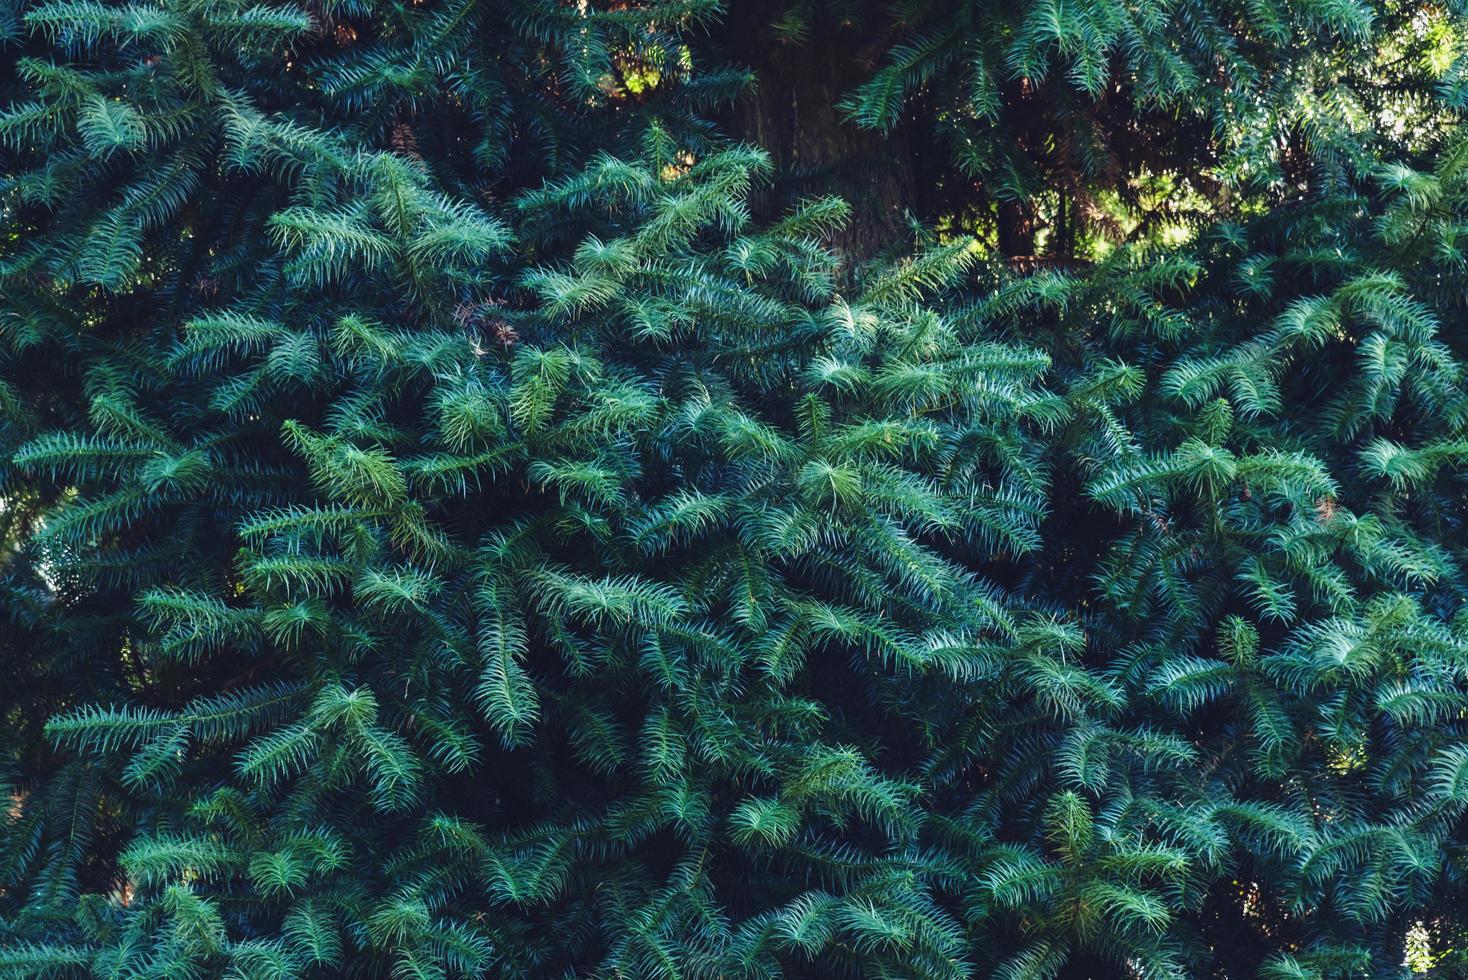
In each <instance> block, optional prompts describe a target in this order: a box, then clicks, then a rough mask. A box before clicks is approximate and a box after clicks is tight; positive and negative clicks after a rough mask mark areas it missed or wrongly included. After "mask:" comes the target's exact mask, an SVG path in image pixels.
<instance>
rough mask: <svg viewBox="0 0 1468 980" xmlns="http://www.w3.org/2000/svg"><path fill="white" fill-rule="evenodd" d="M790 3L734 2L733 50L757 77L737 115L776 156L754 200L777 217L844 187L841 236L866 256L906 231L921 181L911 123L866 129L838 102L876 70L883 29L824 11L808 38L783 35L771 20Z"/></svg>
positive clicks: (742, 129) (848, 249) (761, 211)
mask: <svg viewBox="0 0 1468 980" xmlns="http://www.w3.org/2000/svg"><path fill="white" fill-rule="evenodd" d="M782 6H783V5H781V4H776V3H770V2H767V0H743V2H740V3H737V4H733V5H731V10H730V14H729V26H730V30H729V32H728V37H729V38H730V49H729V57H730V60H731V61H733V62H734V63H736V64H743V65H747V66H749V67H750V68H752V69H753V70H754V72H755V77H756V83H755V86H754V88H753V89H752V90H751V91H747V92H745V93H744V95H743V96H742V97H741V98H740V99H739V100H738V102H737V103H736V104H735V106H734V107H733V109H732V111H731V112H730V114H729V118H728V119H727V123H728V125H729V128H730V130H731V132H732V133H733V134H734V135H735V136H736V137H737V138H738V139H741V140H743V141H745V142H748V143H751V144H754V145H756V146H758V147H761V148H762V149H764V150H766V151H767V152H768V153H769V154H770V158H771V161H772V162H773V163H774V165H775V169H776V174H775V179H774V181H773V183H772V184H771V185H770V186H769V187H767V188H763V189H761V190H760V191H759V192H758V193H757V194H756V195H755V198H754V200H753V201H752V205H753V207H754V209H755V212H756V216H757V217H760V218H766V219H767V218H770V217H774V216H776V215H778V214H780V213H781V212H783V211H784V210H785V209H787V208H789V207H790V206H791V205H793V204H795V203H796V202H798V201H800V200H802V199H804V198H807V197H811V196H815V195H818V194H831V193H834V194H838V195H840V196H841V197H842V198H844V199H845V200H846V202H847V203H848V204H850V205H851V208H852V218H851V221H850V223H849V224H848V225H847V227H846V228H845V229H844V230H843V231H842V232H840V233H838V234H837V236H836V240H835V241H834V242H833V244H834V246H835V247H836V248H837V249H838V250H839V251H841V252H842V254H843V255H844V256H845V257H846V259H847V261H848V264H850V265H856V264H857V263H859V262H861V261H863V260H865V259H868V258H871V257H872V256H873V255H875V254H876V253H877V252H879V251H881V250H882V249H883V248H886V247H889V246H891V245H893V244H894V243H896V242H898V241H900V240H901V239H902V237H903V235H904V229H905V226H906V215H907V212H908V211H909V210H911V209H912V205H913V201H912V199H913V194H914V185H915V181H914V177H913V162H912V159H911V152H910V148H909V140H908V131H907V127H906V125H904V124H901V123H899V125H898V127H897V129H896V130H895V131H894V132H891V133H887V134H883V133H879V132H877V131H874V130H868V129H862V128H860V127H858V126H857V125H856V124H855V123H854V122H850V121H848V120H847V119H846V118H845V116H844V114H843V113H842V112H841V111H840V110H839V109H837V108H836V105H837V103H838V102H840V101H841V99H842V98H844V97H845V96H847V95H849V94H850V93H851V92H852V90H853V89H855V88H856V87H857V86H858V85H860V84H861V82H863V81H864V80H866V78H868V77H869V76H870V74H871V70H872V68H873V64H872V63H870V62H869V61H868V60H866V59H865V58H863V51H864V49H866V50H869V49H872V42H873V40H874V38H872V37H865V36H863V35H862V34H861V32H859V31H857V30H855V29H853V28H852V27H850V26H849V25H844V24H840V23H831V22H830V20H823V21H822V22H821V23H820V24H818V25H817V28H816V30H814V31H812V33H811V36H810V37H809V38H808V39H807V40H806V41H804V43H801V44H798V45H796V44H792V43H789V42H784V41H781V40H780V39H778V38H777V36H776V35H775V33H774V32H773V31H772V30H771V29H770V24H771V22H772V21H773V20H774V19H775V18H776V17H777V16H778V15H779V12H780V10H781V8H782ZM833 19H834V18H833Z"/></svg>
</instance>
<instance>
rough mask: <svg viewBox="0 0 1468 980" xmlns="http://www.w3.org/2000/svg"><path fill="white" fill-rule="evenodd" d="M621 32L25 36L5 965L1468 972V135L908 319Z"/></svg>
mask: <svg viewBox="0 0 1468 980" xmlns="http://www.w3.org/2000/svg"><path fill="white" fill-rule="evenodd" d="M613 6H615V7H616V9H608V10H603V9H601V7H598V6H596V5H585V6H584V7H582V8H579V9H578V8H577V7H576V6H575V5H562V4H558V3H551V2H546V3H543V4H541V3H534V4H518V3H515V4H510V3H505V4H495V3H477V4H476V3H469V2H462V3H449V4H444V5H435V4H431V3H429V4H421V5H420V4H415V3H408V4H402V5H398V4H386V5H382V6H380V7H374V8H372V9H366V8H365V7H359V6H358V5H355V4H340V5H326V6H313V7H310V8H297V7H293V6H289V5H273V4H272V5H262V6H251V5H246V4H231V3H218V2H211V3H197V4H196V3H188V2H179V3H169V4H165V5H162V6H150V5H128V4H101V3H97V4H94V3H80V2H70V0H65V2H53V3H44V4H34V5H26V6H25V7H24V8H23V10H22V11H21V19H20V23H21V25H22V27H23V30H17V34H18V35H19V36H20V37H22V38H24V40H18V41H16V42H15V45H16V46H21V45H24V46H28V47H26V54H25V57H23V58H21V60H19V61H17V62H15V65H14V72H13V77H12V78H7V80H6V82H5V84H6V86H7V89H6V91H7V94H8V95H11V96H14V98H13V100H12V103H11V105H10V108H8V109H7V110H6V111H5V112H4V113H3V114H0V143H3V145H4V147H5V153H6V154H7V156H6V157H5V161H6V173H7V176H6V180H5V183H4V185H3V195H4V196H3V203H0V206H3V208H4V211H3V228H4V231H5V235H4V240H3V242H0V262H3V266H0V272H3V281H0V295H3V298H4V310H3V316H4V319H3V321H0V331H3V332H0V418H3V419H4V425H3V427H0V450H3V462H0V501H3V510H0V529H3V533H0V545H3V550H0V562H3V564H0V571H3V578H0V612H3V613H4V615H3V617H0V649H3V651H4V652H3V654H0V656H3V657H4V658H5V661H4V662H5V664H6V666H7V668H9V667H11V666H12V665H13V667H14V669H13V670H8V671H7V676H13V679H12V680H10V682H9V683H7V684H6V685H5V689H4V690H3V691H0V709H3V717H4V719H5V721H6V726H7V727H6V732H5V733H4V735H3V736H0V746H3V749H4V755H3V757H0V781H3V785H4V788H5V792H6V797H7V799H6V807H5V809H4V812H3V813H0V820H3V823H0V828H3V832H0V975H6V976H9V975H14V976H58V977H60V976H115V977H131V976H171V977H195V976H229V977H249V978H254V977H296V976H302V977H330V976H421V977H458V976H507V977H512V976H524V977H553V976H570V975H576V976H608V977H685V976H686V977H776V976H811V977H815V976H845V975H853V976H916V977H935V978H936V977H952V978H960V977H966V976H973V975H986V974H993V975H996V976H1001V977H1010V978H1022V977H1052V976H1056V975H1057V974H1059V973H1060V971H1062V970H1063V969H1066V968H1067V964H1069V967H1068V968H1069V969H1071V970H1077V969H1081V970H1085V969H1091V970H1107V971H1110V973H1109V975H1116V976H1147V977H1173V976H1186V975H1200V976H1203V975H1214V976H1235V975H1243V974H1242V973H1240V972H1239V971H1240V970H1243V969H1247V970H1251V971H1254V972H1257V973H1258V974H1259V975H1265V976H1280V977H1286V976H1288V977H1320V978H1324V977H1337V976H1358V975H1368V974H1370V975H1376V976H1388V975H1393V971H1395V970H1397V969H1398V968H1399V966H1400V964H1401V962H1402V953H1403V946H1402V944H1403V940H1404V936H1405V935H1406V932H1407V930H1408V929H1409V928H1411V926H1412V925H1413V924H1414V923H1416V922H1418V921H1419V920H1420V921H1422V922H1423V923H1425V924H1427V925H1428V926H1430V929H1431V931H1432V935H1433V936H1434V937H1435V939H1436V941H1437V943H1438V947H1437V948H1438V949H1439V951H1441V949H1442V947H1443V946H1444V945H1450V944H1451V943H1453V942H1454V941H1455V938H1456V935H1457V932H1458V930H1460V929H1462V928H1463V927H1464V925H1465V924H1464V923H1463V922H1462V912H1461V909H1462V908H1463V907H1464V905H1463V899H1464V897H1465V896H1464V895H1463V889H1462V883H1461V882H1462V873H1463V864H1462V848H1463V844H1464V840H1463V837H1462V830H1461V823H1462V816H1463V814H1464V812H1465V808H1468V749H1465V739H1464V736H1465V717H1468V714H1465V712H1468V693H1465V688H1464V686H1463V685H1464V680H1465V678H1468V619H1465V617H1464V616H1463V615H1462V614H1461V612H1460V610H1461V609H1462V603H1463V599H1464V585H1463V569H1462V565H1463V562H1464V560H1465V555H1464V550H1465V546H1468V545H1465V541H1468V539H1465V537H1464V534H1463V528H1462V521H1463V508H1464V501H1465V497H1464V488H1463V482H1462V480H1463V478H1462V470H1463V464H1464V462H1465V461H1468V433H1465V428H1468V393H1465V390H1468V389H1465V386H1464V378H1463V370H1464V366H1463V358H1464V356H1465V354H1468V351H1465V346H1468V338H1465V337H1464V336H1463V335H1462V328H1461V326H1460V323H1459V321H1460V319H1461V311H1462V305H1463V300H1462V298H1463V296H1464V295H1465V294H1468V282H1465V273H1464V263H1463V261H1462V257H1461V254H1460V251H1459V246H1458V237H1459V235H1460V234H1461V229H1462V226H1463V221H1464V214H1465V210H1468V169H1465V168H1468V151H1465V150H1464V149H1463V148H1462V147H1463V146H1464V145H1465V144H1462V143H1459V142H1457V141H1456V140H1453V139H1450V138H1445V139H1443V140H1441V141H1439V142H1438V143H1436V144H1434V145H1433V146H1432V147H1431V150H1432V152H1430V153H1423V154H1419V155H1418V156H1417V157H1415V158H1412V159H1400V160H1391V161H1389V162H1387V163H1383V164H1382V165H1380V166H1374V165H1373V166H1371V167H1366V166H1364V165H1363V166H1357V165H1356V164H1355V163H1353V164H1351V167H1355V168H1356V169H1355V170H1350V168H1349V167H1348V168H1346V170H1348V171H1350V173H1352V174H1354V176H1353V177H1350V178H1349V179H1342V180H1341V181H1336V180H1335V179H1334V177H1333V178H1332V179H1331V180H1329V181H1326V182H1325V186H1324V187H1317V188H1314V189H1313V190H1312V191H1311V193H1310V194H1308V195H1292V194H1288V193H1284V194H1280V195H1279V196H1278V198H1277V199H1272V200H1273V202H1274V204H1275V206H1274V207H1272V208H1270V209H1269V210H1268V211H1267V213H1256V214H1253V215H1245V216H1244V217H1242V218H1241V219H1240V220H1238V221H1227V222H1225V221H1218V222H1216V223H1215V224H1214V226H1212V227H1211V228H1209V229H1208V230H1207V231H1206V232H1203V233H1200V234H1198V235H1197V236H1196V237H1195V238H1194V239H1193V240H1192V241H1191V242H1189V243H1186V244H1181V245H1174V246H1162V245H1156V244H1153V245H1145V244H1139V245H1135V246H1123V247H1119V248H1117V249H1116V250H1115V251H1113V252H1112V253H1111V254H1110V255H1108V256H1107V257H1106V258H1105V259H1103V260H1101V261H1099V262H1097V263H1096V264H1095V265H1093V266H1091V267H1088V268H1085V269H1083V270H1082V269H1072V270H1069V271H1066V270H1062V269H1054V270H1047V271H1041V272H1036V273H1034V274H1030V275H1023V276H1021V275H1016V274H1014V273H1013V272H1012V271H1006V270H1004V269H1002V268H999V267H997V266H995V265H994V264H992V263H986V262H984V261H982V259H981V253H982V250H981V249H980V248H978V247H977V246H976V245H975V243H973V242H971V241H970V240H968V239H967V238H962V237H952V238H947V239H944V240H937V239H934V240H931V241H926V242H925V244H924V247H923V248H921V249H920V250H918V251H917V253H916V254H914V255H912V256H910V257H908V258H906V259H905V260H903V261H900V262H897V263H894V264H890V265H887V266H883V267H880V268H876V269H872V270H867V271H866V272H865V273H864V274H863V275H861V276H852V275H850V274H849V270H848V269H846V268H845V267H844V266H843V263H842V257H841V256H839V255H836V254H833V253H832V252H830V251H828V250H827V248H826V247H825V246H824V245H823V241H824V240H825V239H826V238H827V236H829V235H830V233H831V232H832V231H833V230H835V229H836V228H838V227H839V226H840V225H841V223H842V222H843V221H845V220H846V217H847V206H846V205H845V204H844V203H843V202H841V201H839V200H835V199H830V198H816V199H811V200H808V201H805V202H804V203H802V204H800V205H799V206H798V207H795V208H794V209H792V210H790V211H788V212H787V213H785V214H783V215H781V216H779V217H776V218H774V219H772V220H769V221H763V220H755V219H754V218H753V217H751V206H750V199H751V196H752V189H753V188H755V186H756V185H757V184H758V182H760V181H762V180H764V179H765V178H766V177H767V176H768V170H769V164H768V162H767V160H766V158H765V156H764V155H763V154H762V153H760V152H759V151H757V150H755V149H751V148H747V147H742V146H738V145H730V144H727V143H724V142H721V141H720V140H719V139H718V138H717V136H716V134H715V133H714V132H713V130H712V128H711V127H710V126H709V125H708V124H707V123H705V122H703V121H702V120H701V119H700V118H699V116H698V115H697V112H698V111H699V110H700V109H702V108H704V107H706V105H707V104H708V103H709V100H712V99H714V98H716V97H718V96H719V94H720V93H721V92H724V90H725V89H726V88H727V84H733V83H734V82H737V80H738V73H737V72H730V73H725V74H722V75H714V74H701V73H699V72H697V71H695V68H694V61H693V55H692V53H691V52H690V50H689V48H688V47H687V46H686V45H687V44H688V43H690V42H689V41H688V39H689V38H690V37H692V36H694V35H695V34H696V30H695V29H696V28H701V27H703V26H706V25H707V24H708V23H710V22H711V21H712V18H714V16H715V14H716V13H717V10H716V9H715V7H714V6H713V5H710V4H704V3H657V4H648V5H627V6H625V7H623V6H621V5H613ZM1040 6H1042V5H1036V9H1037V10H1038V9H1039V7H1040ZM1255 6H1258V5H1255ZM1057 9H1058V8H1057ZM1110 9H1111V8H1109V7H1104V6H1102V7H1097V8H1096V10H1097V11H1099V12H1098V13H1096V15H1095V17H1093V18H1092V19H1093V20H1095V21H1096V23H1095V24H1093V25H1091V27H1088V28H1086V29H1085V30H1080V29H1077V30H1078V33H1077V34H1076V36H1077V37H1080V38H1082V39H1089V41H1088V42H1087V43H1088V44H1089V47H1087V46H1086V45H1079V46H1078V47H1076V46H1074V45H1073V46H1072V47H1067V46H1066V45H1067V44H1068V43H1070V42H1064V39H1063V38H1061V39H1060V40H1058V41H1057V42H1056V43H1058V44H1059V47H1058V50H1059V51H1060V53H1061V54H1062V55H1065V57H1072V56H1074V57H1075V58H1077V59H1079V60H1077V61H1076V62H1075V64H1074V65H1073V66H1072V68H1071V69H1070V70H1071V71H1072V73H1073V75H1074V78H1075V83H1076V85H1077V86H1078V87H1079V90H1081V91H1083V92H1086V93H1090V94H1095V93H1094V91H1093V90H1095V89H1096V84H1094V82H1095V78H1094V77H1093V76H1094V73H1095V72H1098V71H1102V70H1103V68H1104V65H1103V64H1102V63H1101V62H1104V61H1105V58H1104V57H1103V56H1106V57H1110V55H1111V54H1112V53H1114V52H1118V51H1124V52H1127V53H1128V57H1130V58H1132V59H1133V62H1132V63H1129V64H1132V67H1131V68H1130V69H1128V70H1130V71H1132V72H1134V73H1141V75H1142V76H1143V79H1144V80H1146V79H1152V80H1153V81H1155V80H1156V79H1153V76H1152V75H1149V74H1147V73H1146V72H1143V71H1142V69H1141V68H1139V67H1138V66H1139V65H1140V66H1143V67H1145V66H1147V65H1152V64H1153V62H1154V61H1157V59H1158V58H1160V57H1161V55H1159V54H1157V53H1155V52H1153V53H1150V54H1149V53H1148V50H1147V49H1145V48H1144V47H1143V46H1141V45H1140V42H1139V43H1138V44H1136V45H1132V46H1128V45H1129V44H1130V43H1131V42H1129V41H1128V38H1130V37H1132V34H1129V33H1128V29H1126V27H1125V25H1124V24H1120V23H1111V22H1110V21H1109V20H1106V17H1107V16H1111V15H1108V14H1106V11H1107V10H1110ZM1117 9H1118V10H1119V9H1120V8H1117ZM1189 9H1191V8H1189ZM1252 9H1253V8H1252V7H1251V10H1252ZM1311 9H1312V10H1313V9H1314V7H1313V6H1312V7H1311ZM1261 11H1262V12H1257V16H1258V17H1260V18H1265V16H1266V15H1267V14H1268V13H1269V10H1264V9H1262V8H1261ZM1355 11H1356V8H1355V7H1353V6H1351V5H1348V4H1333V5H1332V4H1328V5H1323V6H1321V9H1320V10H1319V12H1318V13H1313V14H1308V16H1307V15H1305V14H1302V15H1301V17H1302V20H1301V24H1295V25H1294V26H1293V27H1291V28H1290V30H1289V31H1285V32H1284V34H1283V35H1282V36H1284V37H1293V36H1294V34H1293V33H1290V32H1291V31H1298V30H1302V29H1303V27H1302V26H1301V25H1302V24H1306V22H1309V23H1315V21H1316V20H1318V21H1319V24H1317V25H1316V26H1318V27H1320V29H1321V30H1328V31H1329V32H1331V33H1332V34H1333V35H1344V36H1347V37H1351V38H1358V43H1360V44H1361V45H1362V46H1363V48H1364V47H1368V46H1369V43H1368V36H1369V26H1368V25H1367V24H1365V23H1362V22H1359V21H1360V18H1359V17H1357V16H1356V15H1355ZM1040 12H1041V13H1043V11H1040ZM1144 13H1145V11H1144ZM1103 15H1106V16H1103ZM1116 16H1120V15H1119V14H1118V15H1116ZM1159 16H1160V15H1159ZM1035 17H1036V18H1037V19H1036V21H1035V22H1036V23H1039V22H1040V21H1039V19H1038V18H1039V14H1036V15H1035ZM1113 19H1114V18H1113ZM1103 21H1104V22H1103ZM964 23H967V22H963V21H960V20H957V19H955V24H957V25H958V26H959V27H960V28H961V27H962V26H963V24H964ZM1026 23H1028V21H1026ZM1059 23H1060V22H1059V21H1057V24H1059ZM786 26H787V28H788V29H791V30H795V29H796V28H797V27H798V23H797V20H789V21H788V23H787V25H786ZM1061 26H1062V27H1063V25H1061ZM1154 26H1155V25H1154ZM1057 29H1059V28H1057ZM1281 30H1283V28H1282V29H1281ZM1088 32H1089V33H1088ZM1098 32H1099V33H1098ZM1133 33H1135V32H1133ZM1065 36H1066V37H1069V36H1070V35H1068V34H1067V35H1065ZM1062 42H1063V43H1062ZM1078 43H1079V42H1077V44H1078ZM1049 44H1050V42H1047V41H1046V40H1045V39H1044V38H1042V37H1038V36H1037V37H1036V38H1031V39H1030V40H1026V36H1025V35H1023V34H1021V35H1019V36H1017V37H1016V39H1015V40H1014V41H1013V42H1012V51H1013V52H1016V53H1014V54H1013V55H1012V60H1013V61H1014V67H1013V70H1014V71H1015V72H1027V73H1033V72H1035V71H1039V69H1038V68H1035V67H1034V66H1032V65H1031V64H1030V61H1031V60H1033V59H1042V60H1043V58H1044V57H1047V55H1046V52H1047V51H1049V50H1050V47H1049V46H1048V45H1049ZM7 50H13V48H12V49H7ZM945 50H946V49H945ZM1076 52H1079V54H1076ZM1088 52H1089V53H1088ZM1097 52H1099V54H1098V53H1097ZM919 53H920V52H913V53H912V54H911V55H909V54H906V53H904V52H901V51H899V52H897V53H895V54H894V55H893V57H894V58H897V59H899V60H901V59H904V58H905V59H908V60H909V61H911V62H912V64H913V65H914V66H915V65H918V64H919V60H918V55H919ZM1082 56H1084V57H1082ZM1027 59H1029V60H1027ZM1098 59H1100V61H1098ZM1092 62H1097V63H1096V64H1092ZM945 63H946V62H945ZM912 70H913V71H917V70H918V69H917V68H915V67H914V68H913V69H912ZM1149 70H1150V69H1149ZM1179 70H1181V69H1179ZM1444 71H1445V72H1446V73H1447V74H1448V75H1450V74H1451V71H1450V69H1444ZM651 73H656V74H657V79H658V80H656V81H649V79H650V78H652V74H651ZM891 74H892V73H891V72H890V71H888V70H886V69H883V70H882V72H881V73H879V75H878V77H877V79H876V81H874V82H872V83H871V85H869V86H867V87H866V88H863V89H861V90H859V98H861V99H866V100H869V99H871V98H872V97H873V95H874V92H875V89H874V88H873V87H872V86H876V85H879V84H895V83H893V82H892V79H891V78H890V77H889V76H890V75H891ZM884 80H885V81H884ZM1449 81H1450V79H1449ZM726 83H727V84H726ZM1158 84H1161V83H1160V82H1159V83H1158ZM1148 91H1149V90H1144V94H1148ZM981 94H982V93H979V94H978V95H975V96H974V98H975V99H977V98H979V95H981ZM1440 95H1441V97H1442V100H1443V101H1442V103H1441V104H1437V103H1434V107H1433V108H1432V109H1431V113H1429V114H1433V113H1439V112H1441V113H1446V112H1448V111H1449V109H1448V108H1445V107H1446V106H1450V105H1451V99H1452V90H1451V86H1450V85H1447V84H1445V86H1444V88H1443V90H1442V92H1441V93H1440ZM891 98H896V96H892V97H891ZM889 101H890V99H889ZM979 105H980V108H982V105H981V104H979ZM1227 110H1228V107H1227V106H1225V105H1219V106H1216V107H1213V109H1212V110H1210V111H1216V112H1217V113H1226V111H1227ZM861 111H864V110H858V112H859V113H860V112H861ZM893 111H896V110H895V109H894V110H893ZM1260 111H1265V110H1264V109H1261V110H1260ZM1424 111H1426V110H1424ZM976 118H983V116H982V114H980V116H978V117H976ZM1432 118H1434V119H1436V118H1438V117H1437V116H1436V115H1433V116H1432ZM884 120H885V117H878V116H873V117H872V118H871V119H870V120H866V121H868V122H872V123H874V124H884ZM456 125H458V126H459V128H458V129H456V128H455V126H456ZM1371 152H1372V153H1374V152H1376V151H1375V149H1374V148H1373V149H1372V150H1371ZM1363 154H1365V155H1367V156H1369V155H1370V154H1369V153H1366V152H1365V151H1363ZM527 172H528V173H530V174H532V175H533V179H526V178H524V176H523V175H524V174H525V173H527ZM1332 173H1333V174H1334V175H1335V176H1339V173H1340V171H1332ZM1256 210H1261V211H1262V209H1256ZM1240 964H1245V965H1244V966H1241V965H1240ZM1210 971H1211V972H1210ZM1230 971H1232V972H1230Z"/></svg>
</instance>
